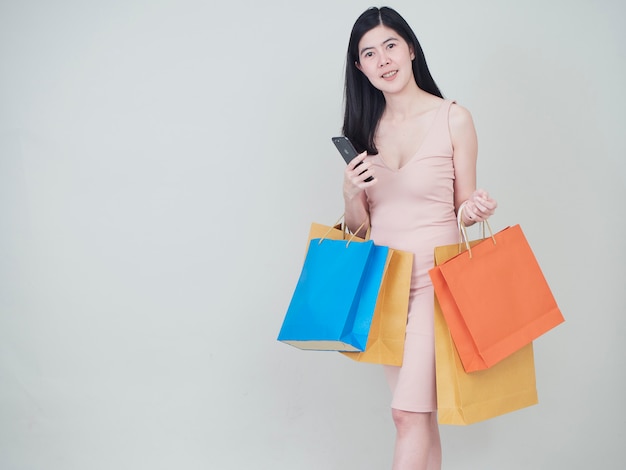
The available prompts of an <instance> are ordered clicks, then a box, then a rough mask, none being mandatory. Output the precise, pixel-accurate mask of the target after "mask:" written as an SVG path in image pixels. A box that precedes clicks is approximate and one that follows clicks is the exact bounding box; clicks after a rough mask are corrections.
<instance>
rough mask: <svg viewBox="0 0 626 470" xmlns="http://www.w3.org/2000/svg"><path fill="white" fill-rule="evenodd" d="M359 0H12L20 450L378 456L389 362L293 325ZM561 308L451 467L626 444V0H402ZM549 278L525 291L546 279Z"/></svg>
mask: <svg viewBox="0 0 626 470" xmlns="http://www.w3.org/2000/svg"><path fill="white" fill-rule="evenodd" d="M370 5H371V4H370V3H369V2H363V1H357V0H352V1H344V2H336V1H329V0H320V1H317V2H306V3H304V2H303V3H300V2H286V1H278V0H268V1H267V2H254V1H252V0H244V1H233V2H219V3H218V2H207V1H204V2H203V1H193V0H178V1H174V0H157V1H148V0H126V1H117V0H115V1H110V2H95V1H82V2H81V1H71V0H57V1H55V2H45V1H41V0H20V1H17V0H13V1H7V0H5V1H3V2H2V3H1V4H0V64H1V65H0V67H1V72H0V468H1V469H2V470H44V469H45V470H85V469H89V470H126V469H128V470H131V469H132V470H137V469H150V470H160V469H172V468H176V469H185V470H196V469H198V470H199V469H215V470H231V469H233V470H238V469H263V470H264V469H268V470H269V469H271V470H279V469H298V470H319V469H323V470H335V469H363V470H369V469H372V470H374V469H376V470H379V469H385V468H389V467H390V461H391V456H392V446H393V438H394V429H393V424H392V422H391V418H390V410H389V400H390V397H389V392H388V390H387V385H386V382H385V379H384V376H383V373H382V370H381V368H380V367H378V366H373V365H368V364H357V363H354V362H352V361H350V360H349V359H346V358H345V357H343V356H341V355H339V354H336V353H316V352H308V351H300V350H297V349H295V348H292V347H290V346H287V345H284V344H282V343H279V342H277V341H276V336H277V334H278V330H279V328H280V325H281V322H282V319H283V316H284V313H285V311H286V308H287V305H288V303H289V300H290V297H291V294H292V292H293V288H294V287H295V284H296V281H297V276H298V274H299V271H300V268H301V262H302V260H303V256H304V249H305V243H306V237H307V234H308V229H309V225H310V223H311V222H313V221H316V222H320V223H326V224H330V223H333V222H334V221H335V220H336V219H337V218H338V217H339V216H340V215H341V213H342V212H343V199H342V196H341V181H342V177H343V173H342V172H343V167H344V164H343V162H342V160H341V158H340V157H339V155H338V154H337V153H336V150H335V149H334V147H333V146H332V144H331V141H330V138H331V136H333V135H337V134H339V133H340V129H341V119H342V117H341V116H342V91H343V90H342V87H343V72H344V60H345V50H346V48H347V41H348V36H349V32H350V28H351V27H352V24H353V22H354V20H355V19H356V18H357V16H358V15H359V14H360V13H361V12H362V11H363V10H364V9H365V8H367V7H369V6H370ZM390 6H392V7H394V8H396V9H397V10H398V11H399V12H400V13H401V14H402V15H403V16H404V17H405V18H406V19H407V20H408V22H409V23H410V24H411V26H412V27H413V28H414V30H415V31H416V33H417V36H418V38H419V39H420V41H421V43H422V47H423V49H424V51H425V54H426V58H427V61H428V63H429V66H430V68H431V72H432V73H433V76H434V77H435V80H436V81H437V83H438V84H439V86H440V88H441V89H442V91H443V93H444V94H445V95H446V96H447V97H449V98H454V99H456V100H457V101H458V102H459V103H460V104H461V105H463V106H465V107H467V108H468V109H470V111H471V112H472V114H473V116H474V120H475V124H476V128H477V131H478V136H479V146H480V151H479V165H478V170H479V175H478V179H479V186H480V187H484V188H486V189H487V190H488V191H490V193H492V194H493V195H494V197H496V198H497V199H498V202H499V209H498V212H497V214H496V215H495V216H494V217H493V219H492V226H493V227H494V229H496V230H499V229H502V228H504V227H505V226H507V225H512V224H516V223H519V224H521V226H522V227H523V229H524V231H525V233H526V235H527V237H528V239H529V242H530V244H531V246H532V247H533V249H534V251H535V254H536V256H537V258H538V260H539V262H540V264H541V266H542V268H543V270H544V274H545V275H546V278H547V279H548V282H549V283H550V285H551V287H552V290H553V293H554V295H555V297H556V299H557V302H558V303H559V305H560V307H561V309H562V311H563V314H564V316H565V318H566V322H565V323H564V324H563V325H561V326H559V327H558V328H556V329H554V330H553V331H550V332H549V333H548V334H546V335H545V336H544V337H542V338H539V339H538V340H537V341H536V342H535V360H536V366H537V385H538V391H539V399H540V404H539V405H537V406H534V407H532V408H528V409H525V410H522V411H518V412H515V413H512V414H509V415H505V416H502V417H499V418H496V419H493V420H490V421H486V422H483V423H479V424H476V425H472V426H469V427H449V426H444V427H442V429H441V431H442V440H443V447H444V468H445V469H446V470H476V469H479V470H503V469H506V470H517V469H524V470H528V469H532V470H535V469H549V470H555V469H568V470H578V469H580V470H588V469H596V468H601V469H603V470H614V469H615V470H616V469H622V468H624V466H625V465H626V464H625V462H626V451H625V450H624V442H626V431H625V429H626V406H625V405H624V403H625V401H626V384H625V383H624V382H625V375H626V373H625V371H626V360H625V359H626V348H625V346H624V337H625V336H626V320H625V319H624V313H625V307H626V302H625V301H626V298H625V297H626V296H625V292H626V289H625V284H626V269H625V263H626V256H625V255H626V252H625V243H624V233H626V232H625V229H626V222H625V215H626V213H625V211H624V203H625V202H626V184H625V183H626V163H625V156H626V144H625V142H626V140H625V139H624V129H625V127H626V119H625V118H624V116H625V113H624V110H625V108H626V96H625V93H624V88H623V86H624V83H626V33H625V31H626V30H625V29H624V28H623V18H624V17H625V15H626V7H625V5H624V3H623V2H618V1H617V0H615V1H611V0H587V1H581V0H579V1H566V0H554V1H545V0H542V1H539V0H529V1H526V2H512V1H501V2H496V1H488V0H482V1H476V2H465V1H461V0H442V1H438V2H415V1H407V0H397V1H396V2H395V3H393V4H390ZM529 295H532V293H529Z"/></svg>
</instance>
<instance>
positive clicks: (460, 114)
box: [449, 103, 474, 131]
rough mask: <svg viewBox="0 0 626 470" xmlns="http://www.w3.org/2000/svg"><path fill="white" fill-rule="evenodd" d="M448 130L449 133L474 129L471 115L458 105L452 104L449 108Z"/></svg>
mask: <svg viewBox="0 0 626 470" xmlns="http://www.w3.org/2000/svg"><path fill="white" fill-rule="evenodd" d="M449 119H450V130H451V131H455V130H456V131H463V130H467V129H468V128H469V129H474V120H473V119H472V114H471V113H470V112H469V110H468V109H467V108H464V107H463V106H461V105H460V104H456V103H452V106H450V118H449Z"/></svg>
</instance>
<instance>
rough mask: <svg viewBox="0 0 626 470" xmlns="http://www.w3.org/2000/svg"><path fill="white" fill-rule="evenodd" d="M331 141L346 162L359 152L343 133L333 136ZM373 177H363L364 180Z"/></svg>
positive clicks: (369, 179) (370, 179)
mask: <svg viewBox="0 0 626 470" xmlns="http://www.w3.org/2000/svg"><path fill="white" fill-rule="evenodd" d="M332 141H333V144H335V147H337V150H339V153H340V154H341V156H342V157H343V159H344V160H345V161H346V164H348V163H350V162H351V161H352V159H353V158H354V157H356V156H357V155H358V154H359V153H358V152H357V151H356V149H355V148H354V145H352V142H350V140H349V139H348V138H347V137H345V136H343V135H342V136H338V137H333V138H332ZM361 163H363V162H361ZM361 163H359V164H358V165H357V166H359V165H360V164H361ZM355 168H356V167H355ZM361 174H362V173H361ZM373 179H374V178H372V177H371V176H369V177H368V178H366V179H365V181H372V180H373Z"/></svg>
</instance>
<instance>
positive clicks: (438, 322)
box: [435, 242, 538, 425]
mask: <svg viewBox="0 0 626 470" xmlns="http://www.w3.org/2000/svg"><path fill="white" fill-rule="evenodd" d="M473 243H474V244H475V243H478V242H473ZM458 253H459V245H450V246H443V247H437V248H436V249H435V264H441V263H443V262H444V261H446V260H447V259H449V258H451V257H452V256H455V255H456V254H458ZM435 369H436V377H437V411H438V419H439V423H440V424H454V425H467V424H472V423H476V422H478V421H483V420H486V419H489V418H493V417H496V416H500V415H502V414H505V413H510V412H512V411H515V410H519V409H522V408H525V407H528V406H531V405H535V404H537V403H538V399H537V387H536V382H535V362H534V356H533V345H532V343H529V344H527V345H525V346H523V347H522V348H521V349H519V350H518V351H516V352H514V353H513V354H511V355H510V356H508V357H506V358H505V359H503V360H502V361H500V362H498V363H497V364H495V365H494V366H492V367H490V368H489V369H486V370H480V371H477V372H471V373H467V372H465V370H464V369H463V365H462V363H461V359H460V358H459V354H458V353H457V351H456V348H455V347H454V342H453V341H452V336H451V335H450V330H449V329H448V326H447V324H446V321H445V319H444V316H443V314H442V312H441V307H440V305H439V302H438V300H437V296H436V295H435Z"/></svg>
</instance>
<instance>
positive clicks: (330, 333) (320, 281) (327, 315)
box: [278, 238, 389, 351]
mask: <svg viewBox="0 0 626 470" xmlns="http://www.w3.org/2000/svg"><path fill="white" fill-rule="evenodd" d="M388 253H389V249H388V248H387V247H384V246H377V245H375V244H374V243H373V242H372V241H365V242H350V241H346V240H328V239H320V238H315V239H312V240H311V242H310V243H309V248H308V251H307V255H306V258H305V261H304V266H303V267H302V272H301V273H300V278H299V280H298V283H297V285H296V288H295V291H294V294H293V296H292V298H291V302H290V304H289V308H288V309H287V313H286V315H285V319H284V321H283V325H282V328H281V330H280V333H279V335H278V341H282V342H284V343H287V344H290V345H292V346H295V347H297V348H299V349H313V350H324V351H364V350H365V346H366V344H367V336H368V334H369V330H370V326H371V323H372V317H373V315H374V308H375V306H376V299H377V297H378V291H379V289H380V284H381V282H382V278H383V273H384V270H385V266H386V263H387V255H388Z"/></svg>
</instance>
